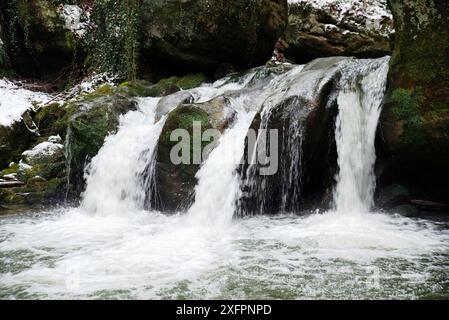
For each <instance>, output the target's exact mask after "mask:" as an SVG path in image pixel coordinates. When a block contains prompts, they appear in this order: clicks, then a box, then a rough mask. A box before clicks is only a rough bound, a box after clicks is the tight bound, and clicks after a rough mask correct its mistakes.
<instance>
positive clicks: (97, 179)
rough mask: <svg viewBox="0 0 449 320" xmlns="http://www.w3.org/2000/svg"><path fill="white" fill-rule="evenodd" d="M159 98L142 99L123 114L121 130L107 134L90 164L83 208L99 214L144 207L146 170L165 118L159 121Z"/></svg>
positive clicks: (117, 212) (87, 169) (131, 210)
mask: <svg viewBox="0 0 449 320" xmlns="http://www.w3.org/2000/svg"><path fill="white" fill-rule="evenodd" d="M158 101H159V98H141V99H138V109H137V110H136V111H130V112H128V113H127V114H126V115H124V116H122V118H121V121H120V126H119V128H118V131H117V133H116V134H113V135H110V136H108V137H107V138H106V140H105V143H104V145H103V147H102V148H101V149H100V151H99V152H98V154H97V155H96V156H95V157H94V158H93V159H92V161H91V163H90V164H89V165H88V166H87V168H86V177H87V179H86V180H87V181H86V190H85V192H84V193H83V201H82V204H81V207H82V209H84V210H85V211H87V212H89V213H96V214H99V215H111V214H118V215H120V214H124V213H126V212H133V211H136V210H142V209H143V205H144V201H145V195H146V190H145V188H144V181H143V179H142V175H143V170H144V169H145V167H146V165H147V162H148V161H149V160H150V161H152V160H153V158H154V156H153V155H154V151H155V149H156V145H157V142H158V139H159V135H160V132H161V130H162V127H163V124H164V119H165V118H162V119H161V120H159V121H158V122H157V123H155V111H156V105H157V102H158Z"/></svg>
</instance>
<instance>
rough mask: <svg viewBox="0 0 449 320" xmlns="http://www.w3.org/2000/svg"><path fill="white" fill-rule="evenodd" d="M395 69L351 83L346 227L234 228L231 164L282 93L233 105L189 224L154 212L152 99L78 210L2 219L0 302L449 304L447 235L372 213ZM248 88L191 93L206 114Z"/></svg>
mask: <svg viewBox="0 0 449 320" xmlns="http://www.w3.org/2000/svg"><path fill="white" fill-rule="evenodd" d="M386 68H387V59H380V60H373V61H371V62H370V61H365V60H364V61H361V62H360V65H354V66H352V67H351V66H349V67H348V69H347V71H348V73H345V75H346V76H345V77H344V78H345V79H346V80H342V81H343V82H344V83H346V84H347V87H345V90H344V91H343V92H342V94H341V95H340V97H339V107H340V114H339V120H338V126H337V143H338V154H339V160H338V161H339V166H340V172H339V177H338V185H337V187H336V192H335V201H336V211H337V212H338V213H341V214H335V213H333V212H328V213H325V214H313V215H307V216H301V215H284V214H280V215H278V216H272V217H271V216H254V217H245V218H242V219H234V220H232V216H233V214H234V211H235V199H237V198H238V196H239V194H238V192H239V191H238V190H239V188H238V187H239V186H238V175H237V172H236V168H237V166H238V163H236V162H235V161H234V160H239V159H238V158H239V157H241V154H243V147H244V135H245V134H246V129H247V128H248V126H249V125H250V123H251V121H252V118H253V115H254V113H255V110H256V109H257V106H258V105H260V101H263V100H264V98H265V97H266V95H267V94H269V87H270V86H271V85H273V83H271V84H267V88H265V89H266V90H263V91H264V92H263V93H260V92H259V93H257V94H256V95H255V96H252V95H245V94H246V92H245V93H244V94H242V95H240V96H237V98H234V96H233V98H234V100H232V102H231V105H232V107H233V108H234V109H236V111H237V116H236V119H235V122H234V123H233V125H232V126H231V127H230V128H228V129H227V130H226V131H225V132H224V133H223V135H222V136H221V138H220V140H219V144H218V145H217V147H216V148H215V149H214V150H213V151H212V152H211V153H210V154H209V156H208V158H207V160H206V161H205V162H204V163H203V165H202V167H201V169H200V170H199V172H198V174H197V177H198V179H199V181H198V185H197V187H196V199H195V202H194V204H193V205H192V207H191V208H190V209H189V211H188V212H187V213H179V214H176V215H172V216H169V215H164V214H162V213H159V212H154V211H145V210H144V209H143V198H144V197H143V192H144V189H143V188H142V185H143V183H144V182H143V181H142V178H141V177H140V176H141V173H142V171H143V170H145V168H146V167H147V165H148V162H149V161H152V160H153V158H154V157H153V154H154V150H155V146H156V143H157V140H158V137H159V134H160V130H161V128H162V125H163V122H164V118H162V119H161V120H160V121H159V122H157V123H155V122H154V113H155V107H156V103H157V99H152V98H145V99H141V100H139V107H138V109H137V110H136V111H131V112H129V113H127V114H126V115H124V116H123V117H122V119H121V122H120V127H119V129H118V131H117V133H115V134H111V135H110V136H109V137H108V138H107V139H106V142H105V144H104V146H103V147H102V148H101V150H100V151H99V153H98V155H97V156H96V157H94V158H93V159H92V162H91V164H90V166H89V168H88V175H87V188H86V191H85V193H84V198H83V202H82V205H81V206H80V207H79V208H59V209H51V210H48V211H44V212H35V211H33V212H30V213H25V214H20V215H9V216H0V298H13V299H14V298H27V299H35V298H41V299H51V298H56V299H61V298H69V299H111V298H112V299H149V298H151V299H167V298H172V299H173V298H174V299H208V298H211V299H213V298H215V299H236V298H241V299H269V298H273V299H301V298H305V299H310V298H316V299H329V298H336V299H351V298H352V299H354V298H357V299H361V298H365V299H382V298H384V299H391V298H398V299H407V298H426V297H437V298H438V297H442V298H447V297H449V287H448V284H447V279H449V245H448V243H449V232H448V230H447V229H448V228H447V221H445V220H444V219H441V220H438V219H437V220H435V219H432V218H428V217H422V218H419V219H418V218H407V217H404V216H400V215H393V214H389V215H387V214H380V213H369V212H368V211H369V209H370V204H371V201H372V191H373V187H374V181H373V177H372V166H373V164H374V160H375V155H374V135H375V129H376V125H377V121H378V114H379V101H380V100H379V99H381V98H382V95H383V88H384V82H383V81H384V79H385V75H386V71H387V70H386ZM351 70H353V71H354V73H351V72H349V71H351ZM297 71H298V72H299V71H300V69H298V70H297ZM354 74H358V75H363V77H359V76H357V77H356V76H353V75H354ZM281 77H282V76H281ZM250 80H251V74H250V75H249V76H247V77H246V78H244V79H243V80H242V81H240V82H238V83H225V81H224V80H222V81H218V82H216V83H215V84H213V85H209V86H203V87H200V88H196V89H193V90H191V91H190V92H191V93H192V94H193V95H194V97H195V100H196V101H207V100H209V99H212V98H213V97H216V96H218V95H220V94H222V93H224V92H225V91H226V90H230V91H232V90H239V89H242V88H244V87H245V86H246V85H247V84H248V82H249V81H250ZM278 80H279V79H278ZM265 91H266V92H265ZM0 99H1V98H0ZM256 100H257V101H256ZM242 129H243V130H242ZM237 162H238V161H237ZM345 213H347V214H345ZM355 213H364V214H355Z"/></svg>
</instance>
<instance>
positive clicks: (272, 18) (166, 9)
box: [141, 0, 288, 72]
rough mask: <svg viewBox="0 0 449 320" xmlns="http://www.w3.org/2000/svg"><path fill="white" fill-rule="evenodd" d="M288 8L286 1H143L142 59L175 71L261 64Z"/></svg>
mask: <svg viewBox="0 0 449 320" xmlns="http://www.w3.org/2000/svg"><path fill="white" fill-rule="evenodd" d="M287 9H288V8H287V0H255V1H254V0H215V1H213V3H212V2H210V1H209V0H144V1H143V4H142V9H141V12H142V15H143V26H142V28H143V37H144V40H143V57H144V58H145V60H147V61H148V63H149V64H151V65H152V66H153V69H157V65H158V64H161V63H163V65H164V67H166V69H167V68H170V67H171V68H173V70H174V71H176V69H177V68H179V67H180V66H181V67H182V68H184V69H192V68H194V69H203V70H206V71H209V72H214V71H215V69H216V68H217V67H218V66H219V65H220V64H231V65H233V66H234V67H236V68H244V67H248V66H252V65H258V64H263V63H265V62H266V61H267V60H268V59H269V58H270V56H271V53H272V51H273V48H274V45H275V43H276V41H277V39H278V37H279V36H280V35H281V33H282V32H283V30H284V28H285V25H286V22H287ZM167 63H168V64H167Z"/></svg>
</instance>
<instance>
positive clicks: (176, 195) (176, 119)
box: [147, 96, 234, 212]
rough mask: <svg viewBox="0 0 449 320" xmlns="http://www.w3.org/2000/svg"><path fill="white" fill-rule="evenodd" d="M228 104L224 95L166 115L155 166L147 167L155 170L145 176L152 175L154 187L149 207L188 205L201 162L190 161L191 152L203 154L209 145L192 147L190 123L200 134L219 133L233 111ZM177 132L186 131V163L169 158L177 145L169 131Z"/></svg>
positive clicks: (184, 105) (185, 206)
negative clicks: (178, 162) (187, 158)
mask: <svg viewBox="0 0 449 320" xmlns="http://www.w3.org/2000/svg"><path fill="white" fill-rule="evenodd" d="M229 104H230V102H229V100H228V99H227V98H226V97H225V96H220V97H217V98H215V99H212V100H210V101H208V102H203V103H195V104H181V105H179V106H178V107H176V108H175V109H174V110H173V111H171V112H170V113H169V114H168V115H167V119H166V120H165V123H164V127H163V129H162V132H161V135H160V137H159V142H158V146H157V151H156V158H155V160H156V167H155V168H152V167H151V168H149V170H155V171H154V173H153V172H148V173H147V174H150V175H151V174H154V175H155V179H154V181H153V183H154V186H156V188H153V187H152V186H149V190H151V191H150V194H149V197H148V201H147V205H148V206H149V207H151V208H155V209H158V210H164V211H168V212H170V211H171V212H174V211H177V210H182V209H185V208H187V207H188V206H189V204H190V203H191V201H192V200H193V196H194V189H195V186H196V184H197V179H196V177H195V175H196V173H197V172H198V170H199V168H200V165H201V162H202V160H204V159H200V161H199V162H198V161H194V153H195V152H199V154H200V155H201V154H203V152H204V149H205V147H206V146H207V145H208V144H209V142H207V141H202V142H201V145H200V146H198V145H196V144H194V142H193V139H194V138H193V134H194V133H193V131H194V122H196V123H197V124H200V125H201V135H202V134H203V133H204V132H205V131H206V130H207V129H211V128H213V129H218V130H219V131H220V132H223V131H224V130H225V129H226V128H227V127H228V126H229V125H230V124H231V123H232V120H233V115H234V112H233V111H232V110H230V109H229ZM177 129H185V130H187V131H188V132H189V136H190V141H189V145H188V146H187V147H188V148H189V150H190V159H189V160H190V162H188V163H180V164H174V163H173V161H172V159H171V158H170V153H171V150H172V149H173V147H174V146H175V145H177V144H178V143H179V141H172V139H171V135H172V132H173V131H174V130H177ZM200 138H201V137H200ZM198 147H199V148H200V149H199V150H198Z"/></svg>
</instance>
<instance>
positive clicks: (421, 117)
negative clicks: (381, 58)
mask: <svg viewBox="0 0 449 320" xmlns="http://www.w3.org/2000/svg"><path fill="white" fill-rule="evenodd" d="M389 3H390V7H391V10H392V13H393V16H394V21H395V28H396V44H395V50H394V54H393V57H392V60H391V66H390V73H389V81H390V87H389V91H388V93H387V96H386V99H385V106H384V111H383V115H382V120H381V127H382V134H383V137H384V145H385V148H386V150H387V151H388V152H389V153H390V154H391V155H392V156H393V160H394V163H395V165H396V171H397V172H399V173H400V176H401V178H402V179H403V180H405V181H407V182H408V183H409V184H410V185H411V186H412V187H417V186H419V188H417V189H418V190H416V191H417V192H418V193H420V192H423V190H426V191H424V193H427V192H429V193H433V194H435V195H439V196H446V194H445V193H447V192H448V191H447V185H446V184H447V181H448V178H449V98H448V97H449V59H448V58H449V41H448V39H449V2H447V1H438V0H436V1H435V0H427V1H425V0H413V1H411V0H390V2H389Z"/></svg>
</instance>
